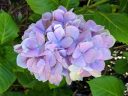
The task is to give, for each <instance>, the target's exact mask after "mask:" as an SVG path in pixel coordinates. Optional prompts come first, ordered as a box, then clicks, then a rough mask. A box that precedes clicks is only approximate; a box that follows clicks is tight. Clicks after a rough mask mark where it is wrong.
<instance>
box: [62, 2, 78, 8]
mask: <svg viewBox="0 0 128 96" xmlns="http://www.w3.org/2000/svg"><path fill="white" fill-rule="evenodd" d="M60 3H61V5H63V6H65V7H66V8H68V9H70V8H75V7H78V5H79V0H60Z"/></svg>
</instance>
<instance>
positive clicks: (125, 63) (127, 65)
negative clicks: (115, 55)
mask: <svg viewBox="0 0 128 96" xmlns="http://www.w3.org/2000/svg"><path fill="white" fill-rule="evenodd" d="M115 63H116V64H115V66H114V70H115V71H116V73H119V74H124V73H126V72H128V60H126V59H120V60H117V61H116V62H115Z"/></svg>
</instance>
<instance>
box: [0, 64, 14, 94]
mask: <svg viewBox="0 0 128 96" xmlns="http://www.w3.org/2000/svg"><path fill="white" fill-rule="evenodd" d="M15 79H16V77H15V75H14V74H13V73H12V72H11V71H10V70H9V69H8V68H7V67H6V66H5V64H1V63H0V93H3V92H5V91H6V90H7V89H8V88H9V87H10V86H11V85H12V83H13V82H14V81H15Z"/></svg>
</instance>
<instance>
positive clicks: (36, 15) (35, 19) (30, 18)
mask: <svg viewBox="0 0 128 96" xmlns="http://www.w3.org/2000/svg"><path fill="white" fill-rule="evenodd" d="M40 18H41V15H39V14H35V13H33V14H31V15H30V16H29V20H31V21H33V22H36V21H37V20H39V19H40Z"/></svg>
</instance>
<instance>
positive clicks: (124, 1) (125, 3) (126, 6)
mask: <svg viewBox="0 0 128 96" xmlns="http://www.w3.org/2000/svg"><path fill="white" fill-rule="evenodd" d="M119 1H120V11H121V12H124V11H127V10H128V0H119ZM127 12H128V11H127Z"/></svg>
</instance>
